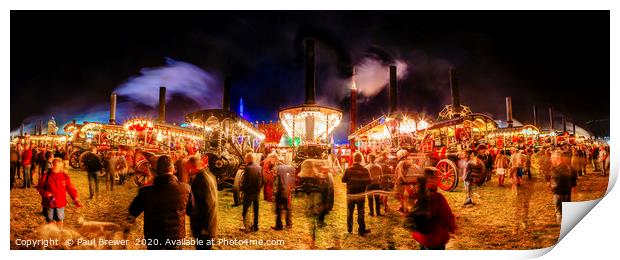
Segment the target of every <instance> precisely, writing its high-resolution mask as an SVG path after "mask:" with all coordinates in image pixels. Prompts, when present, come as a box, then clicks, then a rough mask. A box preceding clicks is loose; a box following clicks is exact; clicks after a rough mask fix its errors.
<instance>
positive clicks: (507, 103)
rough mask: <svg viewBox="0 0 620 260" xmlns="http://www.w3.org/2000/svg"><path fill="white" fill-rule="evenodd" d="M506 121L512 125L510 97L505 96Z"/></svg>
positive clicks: (509, 125)
mask: <svg viewBox="0 0 620 260" xmlns="http://www.w3.org/2000/svg"><path fill="white" fill-rule="evenodd" d="M506 123H508V127H512V126H513V124H512V97H506Z"/></svg>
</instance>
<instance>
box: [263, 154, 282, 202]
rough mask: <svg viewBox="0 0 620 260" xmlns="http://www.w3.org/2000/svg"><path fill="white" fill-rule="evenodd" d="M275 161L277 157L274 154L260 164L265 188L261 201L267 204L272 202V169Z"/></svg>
mask: <svg viewBox="0 0 620 260" xmlns="http://www.w3.org/2000/svg"><path fill="white" fill-rule="evenodd" d="M277 159H278V157H277V155H276V154H275V153H274V154H270V155H268V156H267V159H265V160H264V161H263V164H262V167H263V179H264V181H265V186H264V187H263V199H264V200H266V201H269V202H273V180H274V167H275V162H276V160H277Z"/></svg>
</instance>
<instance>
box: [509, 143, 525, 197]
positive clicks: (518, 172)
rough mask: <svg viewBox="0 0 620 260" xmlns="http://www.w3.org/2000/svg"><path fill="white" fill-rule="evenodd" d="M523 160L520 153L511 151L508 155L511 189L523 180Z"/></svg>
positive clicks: (514, 150)
mask: <svg viewBox="0 0 620 260" xmlns="http://www.w3.org/2000/svg"><path fill="white" fill-rule="evenodd" d="M524 162H525V161H524V159H523V154H522V153H521V151H520V150H519V151H517V150H516V149H513V150H512V152H511V153H510V181H511V183H512V187H513V188H514V187H515V186H519V185H521V180H522V178H523V167H524Z"/></svg>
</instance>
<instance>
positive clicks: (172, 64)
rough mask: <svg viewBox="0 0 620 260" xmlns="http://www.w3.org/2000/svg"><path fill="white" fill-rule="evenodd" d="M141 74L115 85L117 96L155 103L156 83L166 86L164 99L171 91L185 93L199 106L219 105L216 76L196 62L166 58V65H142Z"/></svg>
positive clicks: (151, 104)
mask: <svg viewBox="0 0 620 260" xmlns="http://www.w3.org/2000/svg"><path fill="white" fill-rule="evenodd" d="M140 73H141V75H140V76H136V77H132V78H130V79H129V80H127V82H125V83H123V84H122V85H120V86H119V87H118V88H116V93H117V94H118V95H119V96H125V97H127V98H128V99H129V100H132V101H134V102H137V103H140V104H144V105H147V106H150V107H156V106H157V103H158V102H159V91H158V89H159V87H160V86H165V87H166V100H169V99H170V98H171V97H172V96H173V95H181V96H184V97H187V98H189V99H191V100H193V101H194V102H196V103H197V104H198V105H200V106H201V107H202V108H217V107H220V102H221V100H222V92H221V89H220V88H219V84H218V80H217V79H216V77H215V76H213V75H212V74H210V73H208V72H206V71H204V70H202V69H200V68H198V67H197V66H195V65H193V64H190V63H187V62H182V61H175V60H173V59H171V58H166V65H165V66H162V67H156V68H144V69H142V70H141V71H140Z"/></svg>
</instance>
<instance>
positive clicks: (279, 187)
mask: <svg viewBox="0 0 620 260" xmlns="http://www.w3.org/2000/svg"><path fill="white" fill-rule="evenodd" d="M274 173H275V175H274V184H275V201H276V225H275V226H273V227H271V228H273V229H275V230H282V229H283V228H284V227H283V225H282V211H286V212H285V221H286V228H288V229H290V228H292V227H293V222H292V212H291V210H292V206H291V193H292V191H293V190H294V189H295V167H293V166H291V165H290V164H289V163H288V162H286V163H285V162H283V161H281V160H277V162H276V165H275V168H274Z"/></svg>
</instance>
